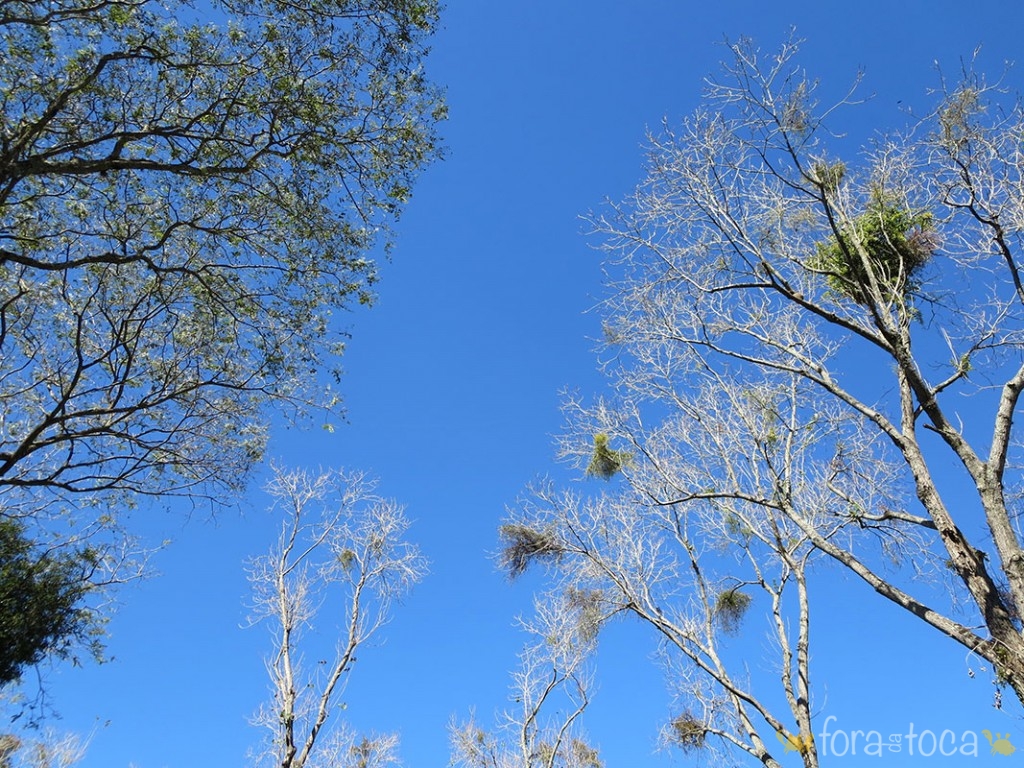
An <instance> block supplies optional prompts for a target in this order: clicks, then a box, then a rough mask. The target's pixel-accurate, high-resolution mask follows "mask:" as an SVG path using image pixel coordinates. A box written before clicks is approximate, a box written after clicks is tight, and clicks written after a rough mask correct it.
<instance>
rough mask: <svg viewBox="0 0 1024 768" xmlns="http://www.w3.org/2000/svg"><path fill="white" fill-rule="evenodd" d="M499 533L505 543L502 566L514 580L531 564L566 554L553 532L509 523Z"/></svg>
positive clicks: (502, 551)
mask: <svg viewBox="0 0 1024 768" xmlns="http://www.w3.org/2000/svg"><path fill="white" fill-rule="evenodd" d="M498 533H499V535H500V536H501V539H502V541H503V542H504V547H503V548H502V550H501V564H502V566H503V567H504V569H505V570H506V571H508V574H509V576H510V577H511V578H513V579H514V578H517V577H518V576H521V575H522V574H523V573H525V572H526V569H527V568H529V567H530V564H531V563H533V562H535V561H537V560H550V559H557V558H559V557H561V556H562V554H563V553H564V552H565V549H564V547H563V546H562V544H561V543H560V542H559V541H558V538H557V536H556V535H555V534H554V533H553V532H551V531H537V530H534V529H533V528H531V527H529V526H527V525H520V524H518V523H509V524H507V525H503V526H501V528H499V529H498Z"/></svg>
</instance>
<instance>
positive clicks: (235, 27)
mask: <svg viewBox="0 0 1024 768" xmlns="http://www.w3.org/2000/svg"><path fill="white" fill-rule="evenodd" d="M436 21H437V5H436V3H435V2H433V0H384V1H383V2H359V1H358V0H357V1H356V2H344V3H342V2H337V0H311V1H310V2H304V3H301V4H294V3H281V2H277V1H276V0H246V1H245V2H238V1H237V0H210V1H209V2H208V3H205V4H203V7H202V11H200V10H199V9H197V8H196V7H194V5H193V4H192V3H189V2H185V1H184V0H180V1H179V0H171V2H156V1H155V0H100V1H99V2H93V1H92V0H89V1H88V2H87V1H86V0H45V1H44V2H36V1H35V0H32V2H27V1H24V0H0V58H2V59H3V61H4V66H3V71H2V72H0V424H2V429H0V516H2V517H3V518H4V519H17V520H20V521H21V522H22V523H23V524H24V525H25V526H27V528H26V535H27V536H29V537H30V538H34V539H38V540H39V541H41V542H44V545H45V546H46V547H52V546H55V545H56V544H59V543H60V542H65V543H66V542H69V541H72V540H78V539H79V538H80V537H81V534H82V532H83V531H89V532H91V533H92V534H94V536H93V544H92V551H93V553H94V554H95V555H96V556H97V557H98V558H99V561H100V563H101V564H106V562H107V557H108V549H110V548H113V549H114V550H120V549H123V547H121V546H120V545H121V544H122V543H123V542H124V536H125V531H124V530H123V529H121V528H120V527H119V524H118V520H119V512H120V511H121V510H123V509H124V508H125V506H126V505H129V504H131V503H133V500H136V499H138V498H140V497H147V496H159V497H164V498H166V497H167V496H169V495H175V494H177V495H183V496H184V495H187V496H189V497H191V498H193V499H195V498H197V497H205V498H207V499H209V500H211V501H212V502H214V503H217V502H218V501H219V500H221V499H225V498H231V497H233V496H234V495H236V491H237V490H238V488H239V487H241V486H242V485H243V484H244V482H245V480H246V477H247V473H248V470H249V469H250V468H251V467H252V466H253V465H254V463H255V462H257V461H258V460H259V459H260V457H261V456H262V452H263V446H264V441H265V420H266V415H267V413H268V411H267V408H268V406H269V405H275V406H282V405H286V406H288V412H289V413H292V414H297V413H301V412H303V411H304V409H306V408H308V407H311V406H312V407H328V408H331V407H334V405H335V404H336V399H335V397H334V396H333V395H332V394H331V393H330V392H329V391H327V392H324V391H321V389H320V388H319V385H318V384H317V381H318V377H319V374H321V373H322V372H323V371H324V370H325V369H327V368H329V369H330V370H335V371H336V362H337V358H336V353H338V352H340V347H341V344H340V342H341V340H342V339H343V335H342V331H343V329H341V328H339V326H338V325H337V321H336V320H332V313H335V312H337V310H339V309H343V308H346V307H349V306H351V305H352V304H353V303H356V302H359V303H365V302H368V301H370V299H371V298H372V286H373V283H374V280H375V273H374V266H373V263H372V261H371V260H370V259H369V256H368V252H369V250H370V249H371V247H373V246H374V244H375V242H377V241H378V240H379V239H380V237H379V236H380V235H381V233H382V232H386V229H387V227H388V225H389V222H390V221H392V220H393V219H394V217H395V216H397V215H398V213H399V211H400V209H401V207H402V205H403V203H405V202H406V201H407V199H408V198H409V194H410V189H411V185H412V182H413V179H414V177H415V176H416V174H417V172H418V171H419V170H420V169H421V168H423V167H424V166H425V165H426V164H427V163H428V162H430V161H431V160H433V159H434V158H436V157H437V155H438V149H437V143H436V136H435V125H436V123H437V121H438V120H440V119H442V118H443V116H444V115H443V113H444V110H443V105H442V103H441V101H440V99H439V95H438V93H437V92H436V90H435V89H434V88H433V87H432V86H431V85H430V84H429V82H428V81H427V79H426V78H425V76H424V73H423V70H422V66H421V64H422V59H423V56H424V55H425V52H426V49H425V47H424V41H425V39H426V38H427V37H428V36H429V34H430V33H431V32H432V30H433V28H434V26H435V24H436ZM385 240H387V238H386V237H385ZM320 380H322V379H320ZM105 570H107V569H105V568H98V569H96V572H97V573H98V574H103V573H104V572H105ZM107 575H109V574H107Z"/></svg>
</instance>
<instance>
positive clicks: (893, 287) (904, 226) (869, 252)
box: [808, 170, 937, 304]
mask: <svg viewBox="0 0 1024 768" xmlns="http://www.w3.org/2000/svg"><path fill="white" fill-rule="evenodd" d="M822 173H824V174H825V175H826V177H828V174H830V173H832V171H831V170H826V171H822ZM833 175H834V174H833ZM823 183H824V182H823ZM932 221H933V217H932V215H931V214H930V213H929V212H927V211H919V212H913V211H910V210H907V209H906V208H905V207H902V206H901V205H898V204H896V203H894V202H893V201H891V200H889V199H887V198H886V197H885V196H884V195H882V194H881V193H878V194H876V195H874V196H873V198H872V199H871V202H870V203H869V204H868V207H867V210H865V212H864V213H863V214H861V215H860V216H859V217H858V218H856V219H855V220H854V221H853V222H852V223H851V224H850V226H848V227H847V228H845V229H843V230H841V231H840V233H839V235H838V236H833V237H832V238H830V239H829V240H828V241H826V242H824V243H818V245H817V250H816V253H815V254H814V256H813V257H812V258H811V259H810V261H809V262H808V266H810V267H811V268H812V269H815V270H819V271H822V272H825V274H826V277H825V279H826V281H827V282H828V285H829V287H830V288H831V289H832V290H833V291H834V292H835V293H836V294H838V295H841V296H846V297H847V298H849V299H852V300H853V301H855V302H857V303H858V304H869V303H870V302H871V300H872V298H871V297H872V290H871V282H872V279H874V281H875V282H876V284H877V285H878V288H879V290H880V292H881V296H882V300H883V301H889V300H891V299H893V298H899V299H905V298H906V297H907V296H908V295H909V294H910V293H911V292H912V291H913V290H915V289H916V287H917V285H916V283H915V281H914V279H913V278H914V275H915V273H917V271H918V270H919V269H920V268H921V267H923V266H924V265H925V264H926V263H928V260H929V259H930V258H931V256H932V254H933V253H934V252H935V250H936V248H937V238H936V234H935V230H934V228H933V224H932ZM865 260H866V262H867V263H866V264H865Z"/></svg>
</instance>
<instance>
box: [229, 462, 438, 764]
mask: <svg viewBox="0 0 1024 768" xmlns="http://www.w3.org/2000/svg"><path fill="white" fill-rule="evenodd" d="M374 485H375V484H374V483H373V482H371V481H370V480H368V479H367V478H366V477H365V476H362V475H358V474H351V475H345V474H342V473H339V472H325V473H322V474H320V475H319V476H316V477H313V476H311V475H309V474H308V473H306V472H304V471H301V470H294V471H284V470H280V469H278V470H275V475H274V479H273V480H272V481H271V483H270V485H269V486H268V491H269V493H270V495H271V497H272V498H273V499H274V507H273V509H274V510H275V511H277V510H279V511H280V512H281V513H282V515H283V520H282V524H281V535H280V537H279V538H278V541H277V543H276V545H275V546H274V548H273V549H272V550H271V551H270V553H269V554H267V555H263V556H261V557H259V558H257V559H256V560H255V561H253V563H252V566H251V568H250V582H251V584H252V587H253V606H252V614H251V616H250V619H249V621H250V624H251V625H256V624H264V623H265V624H267V625H268V626H269V627H270V632H271V637H272V638H273V650H272V653H271V654H270V655H269V656H268V657H267V671H268V672H269V673H270V684H271V685H270V687H271V692H272V700H271V702H270V703H269V704H268V705H266V706H264V707H263V708H262V709H261V711H260V712H259V714H258V715H257V717H256V719H255V722H256V724H258V725H261V726H263V727H264V728H265V729H266V730H267V732H268V736H269V738H268V741H267V743H266V744H265V748H264V749H263V750H262V751H261V753H260V754H259V755H258V756H257V762H261V761H262V762H266V763H267V764H268V765H275V766H279V768H305V766H309V768H313V766H350V768H383V767H384V766H387V765H390V764H392V763H394V762H396V759H395V756H394V750H395V747H396V746H397V738H396V737H394V736H390V735H384V736H374V737H363V738H361V739H357V738H356V736H355V735H354V734H353V733H351V732H350V731H349V730H348V729H346V728H345V727H344V725H343V724H340V725H339V724H335V723H332V722H331V717H332V715H334V714H335V712H336V710H337V709H338V708H339V707H340V708H344V706H345V705H344V704H342V703H341V702H340V701H339V699H340V697H341V695H342V692H343V691H344V689H345V685H346V682H347V680H348V676H349V674H350V673H351V672H352V666H353V664H354V663H355V661H356V652H357V650H358V649H359V648H361V647H362V646H364V645H365V644H366V642H367V641H368V640H370V639H371V638H372V637H374V636H375V635H376V634H377V632H378V631H379V630H380V629H381V628H382V627H383V626H384V625H385V624H386V623H387V621H388V620H389V618H390V615H391V608H392V603H393V601H394V600H396V599H397V598H399V597H401V596H402V595H403V594H404V593H405V592H406V591H407V590H408V589H409V588H411V587H412V586H413V585H414V584H415V583H416V582H418V581H419V580H420V579H421V578H422V577H423V574H424V573H425V571H426V564H425V561H424V559H423V558H422V556H421V555H420V554H419V551H418V550H417V548H416V547H415V546H414V545H412V544H409V543H408V542H406V541H405V540H404V535H405V531H406V528H407V527H408V521H407V520H406V518H405V516H404V514H403V511H402V508H401V507H399V506H398V505H396V504H395V503H394V502H393V501H390V500H387V499H382V498H380V497H379V496H377V495H376V493H375V491H374ZM329 611H330V612H333V611H337V615H338V616H339V619H340V620H339V621H338V623H337V628H338V629H339V635H338V637H339V639H338V641H337V645H336V647H335V649H334V652H333V655H331V656H329V657H328V658H324V659H322V660H319V661H318V662H317V663H316V664H315V665H314V666H312V667H310V668H307V667H304V666H303V662H304V660H305V659H309V658H312V657H313V654H312V653H311V652H310V651H311V649H312V647H313V643H312V642H310V641H311V640H315V639H314V638H308V637H307V632H309V631H310V630H311V629H312V627H313V626H314V624H316V625H320V626H323V625H324V624H325V623H326V622H327V615H328V612H329ZM304 651H305V653H304Z"/></svg>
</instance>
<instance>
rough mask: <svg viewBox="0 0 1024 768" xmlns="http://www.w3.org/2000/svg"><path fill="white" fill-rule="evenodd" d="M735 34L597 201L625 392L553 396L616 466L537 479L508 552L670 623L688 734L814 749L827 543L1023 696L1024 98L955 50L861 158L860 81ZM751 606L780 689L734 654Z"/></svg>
mask: <svg viewBox="0 0 1024 768" xmlns="http://www.w3.org/2000/svg"><path fill="white" fill-rule="evenodd" d="M729 48H730V54H731V56H732V58H731V60H730V61H729V63H728V64H727V65H726V66H725V70H724V76H722V77H721V78H719V79H716V80H711V81H710V82H709V86H708V91H707V104H706V106H705V107H704V108H702V109H701V110H699V111H698V112H697V113H696V114H695V115H694V116H693V117H692V118H690V119H689V120H688V121H686V122H685V123H684V124H683V125H682V127H681V128H679V129H677V130H673V129H671V128H666V129H665V131H664V133H663V134H662V135H660V136H655V137H652V138H651V150H650V156H649V163H648V169H647V179H646V180H645V181H644V182H643V184H642V185H641V186H640V187H639V188H638V190H637V192H636V193H635V195H634V196H633V197H631V198H630V199H629V200H627V201H625V202H624V203H622V204H620V205H617V206H613V207H612V210H611V212H609V213H606V214H605V215H601V216H596V217H593V219H592V222H593V225H594V230H595V232H596V233H597V235H598V236H599V237H601V238H602V243H603V246H604V247H605V249H606V250H607V253H608V254H609V262H608V266H607V268H608V272H609V274H610V275H611V280H612V282H613V291H612V295H611V296H610V298H609V299H608V301H607V304H606V307H605V309H606V312H607V315H606V317H607V321H606V326H605V333H606V340H607V342H608V346H607V348H608V350H609V353H610V354H609V356H608V359H607V362H606V366H605V368H606V370H607V372H608V374H609V376H610V378H611V381H612V385H613V388H614V394H613V395H611V396H609V397H608V398H606V399H603V400H600V401H598V402H597V403H596V404H593V405H588V404H586V403H584V402H581V401H580V400H579V399H577V398H570V401H569V403H568V409H569V412H570V414H571V419H570V421H571V424H572V427H571V428H570V430H569V431H568V433H567V435H566V437H565V439H564V441H563V444H562V452H563V454H564V455H566V456H568V457H570V458H573V459H574V460H575V461H576V462H577V464H578V466H579V467H580V468H581V469H585V470H586V472H587V474H589V475H591V476H596V477H599V478H600V477H603V478H605V479H607V480H608V481H609V484H608V486H607V487H606V488H605V489H604V491H602V492H595V493H594V494H592V495H580V494H575V493H559V492H556V491H554V490H551V489H548V488H542V489H541V490H540V491H539V492H538V495H537V497H536V498H535V499H534V500H533V502H531V503H529V504H526V505H524V507H523V508H522V510H520V512H519V513H518V514H517V516H516V518H515V520H514V521H513V524H512V526H511V527H506V529H505V530H506V545H507V551H509V552H510V553H513V554H514V553H516V552H518V553H519V560H515V559H513V560H512V562H513V563H516V562H519V563H520V564H521V565H522V567H525V564H526V563H529V562H530V561H532V560H544V561H547V562H548V563H549V564H550V565H551V566H552V567H553V568H554V569H555V571H556V573H557V574H558V577H559V578H561V579H567V578H571V579H573V580H574V581H573V583H576V584H578V585H579V587H580V588H586V589H599V590H602V593H603V594H604V595H605V596H606V599H608V600H609V601H611V602H612V608H611V609H610V610H609V611H608V613H609V615H611V614H613V613H615V609H616V608H617V609H618V610H620V611H623V612H627V613H629V614H632V615H634V616H637V617H639V618H640V619H641V620H643V621H644V622H646V623H647V624H648V625H649V626H650V627H652V628H653V629H654V630H655V631H656V632H657V633H659V635H660V636H661V637H662V638H663V641H664V644H665V648H666V660H667V663H668V666H669V670H670V672H671V673H672V674H673V678H672V679H673V683H674V684H675V685H676V686H677V688H678V690H679V691H680V697H681V704H680V706H681V713H680V714H679V715H678V716H676V717H675V718H674V719H673V721H672V722H671V723H670V724H669V726H668V727H667V728H666V734H667V735H668V736H669V737H673V738H675V740H676V741H677V743H679V744H680V746H683V747H690V748H695V747H708V746H711V745H712V740H711V739H709V738H708V737H711V736H714V737H716V738H715V739H714V742H715V743H717V744H718V745H724V744H728V743H731V744H732V745H734V746H735V747H738V748H740V749H743V750H745V751H746V752H748V753H749V754H750V755H752V756H753V757H754V758H755V759H757V760H758V761H759V762H761V763H763V764H766V765H775V764H777V757H776V755H777V754H778V752H779V750H782V752H783V753H784V752H792V751H797V752H799V753H800V755H801V757H802V758H803V761H804V764H805V765H807V766H812V765H816V764H817V749H816V745H815V744H814V742H813V739H812V738H811V734H812V732H813V731H812V730H811V717H812V715H813V712H814V710H813V702H812V698H813V693H814V687H813V685H812V684H811V674H810V673H811V670H810V664H809V660H808V659H809V656H808V647H809V642H810V629H811V622H810V616H811V613H810V609H811V606H810V602H809V599H808V591H807V586H806V583H807V579H808V578H810V576H809V571H808V565H809V563H811V562H813V561H815V560H816V559H825V560H827V561H829V562H832V563H834V564H838V565H841V566H842V567H845V568H848V569H849V570H850V571H852V572H853V573H854V574H856V575H857V576H858V577H860V578H861V579H863V580H864V581H865V582H866V583H867V584H869V585H870V586H871V587H872V588H873V589H874V590H875V591H876V592H877V593H878V594H879V595H881V596H882V597H884V598H886V599H888V600H890V601H892V602H893V603H895V604H896V605H899V606H900V607H902V608H904V609H905V610H906V611H907V612H908V613H909V614H910V615H912V616H914V617H916V618H918V619H920V620H922V621H924V622H926V623H928V624H929V625H931V626H932V627H934V628H935V629H937V630H938V631H939V632H941V633H942V634H944V635H946V636H948V637H950V638H952V639H954V640H955V641H957V642H959V643H961V644H962V645H964V646H965V647H966V648H968V649H969V650H970V651H971V652H972V653H973V654H977V655H978V656H980V657H981V658H984V659H985V660H987V662H988V663H989V664H990V665H991V667H992V668H993V669H994V670H995V683H996V685H997V689H996V702H997V704H998V703H999V702H1000V698H999V690H1000V689H1001V687H1002V686H1005V685H1009V686H1010V687H1012V689H1013V690H1014V692H1015V693H1016V695H1017V697H1018V698H1020V699H1021V700H1022V701H1024V636H1022V634H1021V618H1020V614H1019V607H1020V606H1021V605H1024V602H1022V601H1024V570H1022V569H1024V552H1022V550H1021V545H1020V527H1019V519H1018V517H1017V515H1016V514H1015V513H1014V512H1013V503H1014V500H1015V499H1016V498H1019V497H1018V496H1017V494H1019V492H1020V480H1021V476H1020V470H1019V458H1020V436H1019V434H1018V433H1017V432H1016V431H1015V430H1014V415H1015V411H1016V409H1017V406H1018V398H1019V395H1020V392H1021V390H1022V388H1024V367H1022V365H1021V351H1022V344H1024V338H1022V336H1021V328H1022V327H1024V290H1022V289H1021V280H1020V277H1019V268H1018V262H1017V259H1018V250H1019V249H1020V247H1021V245H1022V243H1021V238H1022V233H1024V173H1022V171H1024V155H1022V154H1021V150H1020V147H1021V138H1022V137H1024V110H1022V108H1021V106H1020V105H1019V104H1018V103H1017V102H1016V101H1014V100H1012V99H1010V98H1008V97H1007V96H1006V94H1004V93H1003V92H1002V91H1001V90H1000V89H999V88H998V87H996V86H991V85H987V84H986V83H985V81H984V80H983V79H982V78H981V77H980V76H979V75H977V74H975V73H974V72H972V71H970V70H965V71H964V72H963V73H962V76H961V77H960V79H959V80H958V82H956V83H949V82H947V81H946V80H944V79H943V80H942V82H941V88H940V90H939V91H938V92H937V100H938V103H937V104H936V106H935V107H934V108H933V109H932V110H931V112H930V113H928V114H927V116H926V117H925V118H923V119H921V120H919V121H915V122H914V123H913V125H911V126H910V127H909V129H907V130H906V131H905V132H904V133H902V134H893V135H892V136H890V137H887V138H884V139H881V140H878V141H876V142H875V143H874V144H873V145H872V146H871V147H870V148H868V149H865V150H863V151H862V152H861V153H860V154H858V155H855V156H851V155H849V149H848V146H847V145H848V141H847V140H846V139H844V138H843V137H841V136H840V135H839V134H838V128H837V124H838V123H839V121H840V119H841V117H842V115H843V113H844V110H847V109H854V108H855V107H856V106H857V104H858V101H857V99H856V98H855V89H856V84H855V85H854V88H853V89H851V90H850V91H849V92H848V93H847V94H846V96H845V97H843V98H841V99H840V100H839V102H838V103H835V104H831V105H826V106H822V105H821V104H819V103H818V101H817V95H816V83H815V82H814V81H813V80H811V79H809V78H808V77H807V75H806V74H805V73H804V72H803V70H802V69H801V68H800V67H799V66H798V65H797V64H796V59H795V54H796V50H797V45H796V44H795V43H788V44H786V45H785V46H784V47H783V48H782V50H781V51H780V52H779V53H778V54H776V55H765V54H763V53H762V52H760V51H759V50H757V49H756V48H755V47H754V45H753V44H751V43H750V42H749V41H741V42H740V43H738V44H735V45H730V46H729ZM841 150H842V151H845V152H846V154H841ZM964 395H972V396H973V397H972V399H971V400H970V401H965V400H964ZM940 478H941V480H940ZM953 494H955V498H956V502H955V503H953V502H952V501H951V498H952V495H953ZM508 532H512V534H513V535H512V536H511V537H510V536H509V535H508ZM573 574H576V575H573ZM922 577H924V578H922ZM936 583H938V584H945V585H946V587H947V588H946V589H945V590H940V593H941V594H939V595H938V596H936V590H935V584H936ZM747 609H749V616H748V618H747V619H746V620H745V623H744V626H743V630H744V631H751V630H752V629H753V628H754V627H759V628H762V629H765V630H766V631H767V632H769V633H770V636H771V637H772V638H773V643H772V647H773V648H774V650H775V652H776V656H775V665H776V667H777V668H778V670H779V675H778V677H777V678H776V679H777V683H778V686H779V687H778V688H777V689H772V688H771V683H770V682H768V681H766V680H763V679H759V680H757V681H753V680H749V679H747V676H746V675H745V674H744V673H743V670H742V668H741V669H739V670H735V669H734V668H732V667H730V664H729V658H730V657H729V654H728V631H729V630H731V629H735V628H737V627H738V624H737V622H738V621H739V620H740V615H741V614H743V613H744V612H746V611H747ZM755 617H757V618H756V619H755ZM755 621H756V622H759V623H756V624H755ZM677 660H680V663H677ZM681 662H685V663H681ZM755 683H756V685H757V688H756V689H755V687H754V685H755ZM780 693H781V694H784V698H781V697H779V694H780ZM780 700H784V701H785V702H786V707H785V708H784V709H779V708H776V709H775V710H770V709H769V708H768V707H767V706H766V705H765V703H764V702H767V701H780ZM787 710H788V711H787Z"/></svg>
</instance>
